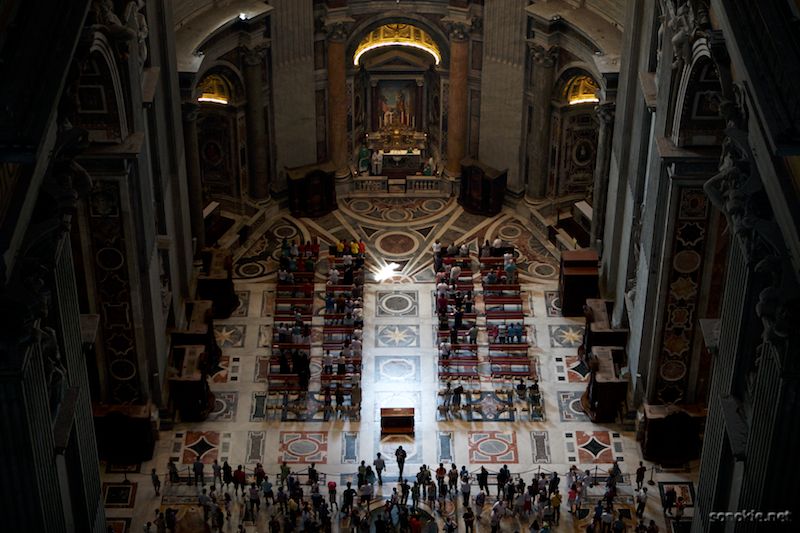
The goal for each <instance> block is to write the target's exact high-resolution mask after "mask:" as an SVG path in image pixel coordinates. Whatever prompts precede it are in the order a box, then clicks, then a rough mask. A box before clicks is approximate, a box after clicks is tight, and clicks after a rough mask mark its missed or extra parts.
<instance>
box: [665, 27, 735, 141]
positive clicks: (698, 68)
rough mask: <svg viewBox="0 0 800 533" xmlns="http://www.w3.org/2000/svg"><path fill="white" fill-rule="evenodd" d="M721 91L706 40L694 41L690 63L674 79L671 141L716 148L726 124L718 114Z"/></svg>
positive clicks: (717, 73)
mask: <svg viewBox="0 0 800 533" xmlns="http://www.w3.org/2000/svg"><path fill="white" fill-rule="evenodd" d="M721 92H722V86H721V84H720V77H719V72H718V71H717V67H716V65H715V64H714V61H713V60H712V58H711V54H710V52H709V49H708V43H707V42H706V40H705V39H699V40H698V41H697V42H695V44H694V46H693V49H692V62H691V63H690V64H688V65H686V66H685V67H684V68H683V70H682V72H681V76H680V78H678V80H677V86H676V90H675V93H674V94H676V95H677V96H676V98H675V100H674V105H673V120H672V135H671V137H672V141H673V142H674V143H675V145H676V146H681V147H691V146H719V145H721V144H722V140H723V138H724V132H723V130H724V129H725V121H724V119H723V118H722V116H721V115H720V113H719V102H720V96H721Z"/></svg>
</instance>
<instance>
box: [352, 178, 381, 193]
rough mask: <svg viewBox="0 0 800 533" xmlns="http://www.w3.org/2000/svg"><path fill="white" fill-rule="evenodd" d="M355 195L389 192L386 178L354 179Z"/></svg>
mask: <svg viewBox="0 0 800 533" xmlns="http://www.w3.org/2000/svg"><path fill="white" fill-rule="evenodd" d="M352 192H353V194H375V193H387V192H389V179H388V178H387V177H386V176H358V177H356V178H354V179H353V191H352Z"/></svg>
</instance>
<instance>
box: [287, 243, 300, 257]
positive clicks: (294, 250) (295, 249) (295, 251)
mask: <svg viewBox="0 0 800 533" xmlns="http://www.w3.org/2000/svg"><path fill="white" fill-rule="evenodd" d="M289 255H291V256H292V257H298V256H299V255H300V247H299V246H298V244H297V241H296V240H293V241H292V244H291V246H290V247H289Z"/></svg>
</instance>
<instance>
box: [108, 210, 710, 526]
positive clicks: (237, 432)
mask: <svg viewBox="0 0 800 533" xmlns="http://www.w3.org/2000/svg"><path fill="white" fill-rule="evenodd" d="M495 236H500V237H501V238H503V239H504V240H506V241H511V242H513V243H514V244H515V246H516V247H517V249H518V251H519V255H520V257H519V258H518V265H519V271H520V281H521V284H522V299H523V310H524V312H525V319H524V324H525V327H526V331H527V335H528V341H529V344H530V348H529V353H530V354H531V355H532V356H533V357H534V358H535V360H536V370H537V373H538V375H539V377H540V386H541V390H542V394H543V399H544V417H543V419H541V420H535V421H531V420H529V418H528V415H527V413H525V412H523V411H522V409H521V408H522V407H523V403H522V402H519V401H516V402H515V403H514V405H513V407H514V409H507V408H506V407H505V406H503V405H502V404H503V401H504V399H503V395H502V390H503V389H506V388H508V386H509V385H508V383H503V382H497V381H493V380H492V379H490V376H489V373H488V371H486V369H485V368H484V369H481V368H479V373H481V381H480V391H481V392H480V394H473V396H472V401H473V402H480V404H481V405H482V406H483V407H486V406H487V405H489V404H492V403H494V404H497V405H501V408H499V409H495V410H491V409H488V410H487V409H483V411H482V413H484V415H483V416H479V417H472V416H470V417H466V416H464V417H458V416H456V417H445V416H443V415H442V413H441V412H440V411H439V410H438V409H437V402H438V401H439V400H438V397H437V391H438V389H439V383H438V379H437V364H436V360H437V350H436V344H435V313H434V303H433V301H432V292H433V281H432V280H433V270H432V268H431V264H432V255H431V243H432V242H433V240H434V239H437V238H438V239H440V240H441V241H442V242H444V243H449V242H451V241H454V240H455V241H458V242H459V243H460V242H464V241H466V242H468V243H469V245H470V247H471V250H472V252H473V256H474V255H475V253H476V251H477V247H478V245H479V244H480V243H481V242H483V240H484V239H493V238H494V237H495ZM284 237H285V238H288V239H293V238H301V239H303V240H308V239H312V238H318V239H319V240H320V242H322V243H326V242H333V241H334V239H339V238H343V239H359V238H360V239H363V240H364V241H365V242H366V243H367V253H368V256H369V259H368V262H367V266H368V268H369V269H370V270H371V271H373V272H376V271H377V270H378V269H379V268H380V267H382V266H383V265H384V264H385V263H386V262H390V261H391V262H395V263H397V264H398V265H399V268H398V270H397V273H396V276H394V277H393V278H391V279H389V280H386V281H384V282H383V283H377V282H374V281H368V283H367V285H366V288H365V297H364V307H365V308H364V317H365V325H364V364H363V369H362V378H361V383H362V387H363V392H364V394H363V404H362V410H361V418H360V420H347V419H331V420H327V421H326V420H325V417H323V416H321V414H315V413H314V412H313V408H311V407H310V408H309V411H310V412H309V413H307V416H298V417H288V418H291V419H286V420H280V418H281V417H280V416H278V417H273V416H272V414H271V412H270V411H268V410H267V409H266V400H265V391H266V378H265V375H266V374H265V372H266V365H267V363H266V361H267V359H266V358H267V357H268V356H269V351H270V341H269V339H271V336H272V328H273V317H272V315H273V313H274V301H275V269H276V266H277V263H276V261H275V258H274V250H275V249H276V245H277V244H278V243H279V242H280V240H281V239H282V238H284ZM323 248H324V246H323ZM235 260H236V263H235V273H236V277H237V279H236V282H235V284H236V291H237V292H238V294H239V297H240V301H241V305H240V307H239V308H238V309H237V310H236V311H235V312H234V314H233V316H231V317H230V318H229V319H226V320H217V321H215V329H216V337H217V341H218V343H219V345H220V346H221V348H222V352H223V358H222V361H221V364H220V368H219V370H218V371H217V372H216V373H215V374H214V375H213V376H212V377H211V388H212V390H213V391H214V393H215V395H216V406H215V409H214V411H213V412H212V414H211V416H210V417H209V418H208V420H206V421H205V422H202V423H191V424H189V423H178V424H177V425H175V426H174V427H172V428H171V429H169V430H168V431H161V432H160V434H159V440H158V442H157V444H156V450H155V454H154V458H153V460H152V461H149V462H146V463H143V464H141V465H129V466H124V465H103V466H102V471H103V481H104V491H103V493H104V500H105V501H104V503H105V505H106V513H107V516H108V517H109V525H110V526H112V528H114V531H115V532H117V533H120V532H128V531H137V532H138V531H142V530H143V529H142V528H143V525H144V523H145V522H146V521H148V520H152V519H153V516H154V510H157V509H164V508H166V507H167V506H171V507H173V508H178V509H180V514H179V516H182V517H183V516H185V517H186V520H187V521H188V520H189V519H190V518H191V515H193V514H195V513H197V506H196V503H197V494H198V490H197V488H196V487H192V486H185V485H181V486H164V487H162V492H161V496H159V497H157V496H155V494H154V491H153V487H152V484H151V482H150V476H149V473H150V471H151V469H152V468H155V469H156V470H157V471H158V472H159V473H160V474H162V475H164V474H165V473H166V464H167V461H168V459H169V458H173V459H174V460H176V462H177V463H178V464H179V467H180V468H182V469H184V470H185V469H187V468H189V467H190V466H191V464H192V463H193V462H194V460H195V458H196V457H200V459H201V461H202V462H203V463H205V464H207V465H209V464H210V463H212V462H213V460H214V459H217V460H219V461H220V463H222V461H223V460H227V461H228V462H229V463H230V464H231V465H232V466H233V467H234V468H235V467H236V465H238V464H242V465H246V467H247V468H248V469H252V468H253V467H254V466H255V463H256V462H261V463H263V464H264V466H265V468H266V470H267V471H268V473H270V474H274V473H275V472H277V470H278V465H279V462H281V461H286V462H287V463H289V465H290V466H291V467H292V468H293V469H295V470H298V471H303V470H305V469H306V468H307V467H308V465H309V464H310V463H315V464H316V465H317V469H318V470H319V471H320V472H321V473H322V474H323V475H324V476H326V477H327V478H328V479H330V478H332V479H334V480H336V481H337V483H338V484H339V485H340V487H341V486H343V485H344V482H346V481H347V480H350V479H352V478H354V475H355V471H356V465H357V464H358V463H359V462H360V461H361V460H362V459H364V460H367V463H368V464H370V463H371V462H372V459H373V458H374V456H375V453H377V452H382V453H383V455H384V457H385V458H386V459H387V463H388V469H387V472H386V475H384V479H385V480H386V481H389V482H388V483H387V484H385V485H384V486H383V487H382V491H381V490H380V489H379V492H378V494H379V495H381V496H386V495H388V494H391V489H392V486H393V485H394V484H393V483H391V481H392V480H396V476H397V469H396V464H394V462H393V459H394V450H395V449H396V448H397V446H398V445H399V444H402V445H403V446H404V448H405V449H407V450H408V458H407V460H406V472H416V471H417V470H418V467H419V465H421V464H423V463H425V464H428V465H432V464H433V465H436V464H438V463H439V462H444V463H445V464H446V465H449V463H455V464H457V465H458V467H459V468H460V467H461V466H462V465H466V467H467V469H468V470H469V471H471V472H475V471H477V470H479V469H480V467H481V466H482V465H485V466H486V467H487V469H489V471H490V472H496V471H497V469H499V467H500V466H502V465H503V464H507V465H508V467H509V468H510V470H511V472H512V473H513V475H514V477H515V478H516V476H517V475H521V476H522V477H523V478H524V479H525V480H526V481H528V482H529V481H530V479H531V478H532V477H533V476H534V475H536V474H538V473H540V472H546V473H549V472H552V471H557V472H559V473H560V474H561V477H562V486H561V492H562V494H564V495H565V496H564V500H565V502H566V491H567V487H566V484H565V482H564V481H563V479H564V473H565V472H566V471H567V469H568V468H569V467H570V466H571V465H573V464H574V465H578V466H579V467H580V468H581V469H591V470H592V471H593V472H594V471H595V470H596V471H597V472H599V473H602V472H604V471H607V469H608V468H609V467H610V464H611V463H612V462H613V461H614V460H616V461H618V462H619V465H620V467H621V469H622V471H623V473H624V474H633V472H634V470H635V469H636V467H637V466H638V464H639V461H640V460H641V452H640V448H639V445H638V443H637V442H636V440H635V434H634V430H633V429H634V428H633V426H632V425H631V426H623V425H620V424H603V425H599V424H594V423H591V422H589V421H588V418H587V417H586V415H585V414H583V413H582V412H581V411H580V406H579V401H578V398H579V397H580V394H581V392H582V391H583V390H584V389H585V387H586V383H585V382H586V379H587V371H588V370H587V369H586V368H585V365H583V364H582V363H580V361H579V360H578V359H577V357H576V347H577V346H578V344H580V342H581V338H582V333H583V325H582V321H581V320H578V319H572V318H563V317H561V314H560V312H559V305H558V294H557V292H556V288H557V276H558V269H557V261H556V259H555V257H554V256H553V254H552V253H551V251H550V248H549V245H548V244H547V243H545V242H544V241H543V240H542V239H540V238H539V237H537V236H536V235H535V232H534V230H533V229H532V228H530V227H529V226H528V225H527V224H526V223H525V221H524V220H522V219H520V218H519V217H517V216H516V215H515V214H514V213H512V212H510V211H508V212H503V213H501V214H500V215H498V216H496V217H493V218H483V217H478V216H474V215H470V214H468V213H465V212H464V211H463V210H462V209H461V208H460V207H459V206H458V205H457V204H456V203H455V202H454V201H453V200H446V199H439V198H430V199H420V200H413V199H394V198H392V199H372V198H370V199H366V198H358V199H352V200H348V201H340V209H339V210H337V211H336V212H334V213H332V214H330V215H327V216H325V217H322V218H320V219H314V220H310V219H294V218H292V217H290V216H289V215H283V216H281V217H279V218H278V219H276V220H271V221H269V222H268V223H267V224H265V225H264V226H263V227H261V228H259V229H258V230H257V231H256V232H254V236H253V237H251V241H250V242H249V243H248V245H247V246H246V247H244V249H243V250H241V251H240V252H238V253H237V254H236V256H235ZM326 271H327V262H326V261H324V260H321V261H320V263H319V264H318V268H317V279H316V281H317V284H316V287H315V289H316V292H317V297H316V298H315V309H314V310H315V312H314V317H313V319H312V324H313V326H314V331H315V332H321V330H322V323H323V317H322V316H321V310H322V307H323V300H322V294H323V291H324V280H325V274H326ZM369 279H370V276H368V280H369ZM475 285H476V289H480V280H479V279H478V278H477V277H476V278H475ZM478 295H480V292H478ZM478 309H479V311H480V310H482V304H481V303H480V298H478ZM478 324H479V327H480V334H479V344H481V343H483V344H485V342H486V332H485V320H482V319H480V318H479V320H478ZM486 350H487V348H485V347H482V348H481V349H480V350H479V357H481V358H482V359H483V358H485V355H486ZM321 355H322V347H321V335H319V334H317V333H315V335H314V336H313V337H312V381H311V389H312V390H314V389H318V388H319V373H320V365H319V360H320V357H321ZM498 391H500V393H499V394H498ZM381 407H414V408H415V423H416V432H415V434H414V435H413V436H406V435H399V436H392V437H386V438H381V435H380V425H379V422H380V421H379V410H380V408H381ZM487 412H488V413H489V414H488V415H487V414H485V413H487ZM283 418H287V417H283ZM645 464H646V466H648V467H650V466H651V465H649V464H648V463H645ZM206 471H207V475H208V476H209V478H210V475H211V473H210V472H211V469H210V467H207V470H206ZM696 475H697V465H694V466H693V467H690V466H689V465H687V467H686V468H685V469H681V470H680V471H662V470H660V469H658V467H656V470H655V472H654V475H653V480H654V485H653V486H650V487H649V488H650V490H649V496H650V497H649V500H648V505H647V509H646V512H645V517H646V518H647V520H648V521H649V519H651V518H652V519H655V520H656V522H657V523H658V525H659V527H660V530H661V531H683V528H681V527H679V526H681V525H682V524H673V523H668V522H667V521H666V520H665V517H664V514H663V512H662V509H661V504H660V497H659V490H662V491H663V487H664V486H665V485H667V484H676V485H677V486H678V490H679V493H683V494H684V495H686V496H687V497H688V498H690V497H691V496H692V495H693V490H694V489H693V485H694V481H696ZM648 476H649V472H648ZM125 477H127V479H128V480H130V481H131V482H132V483H130V484H125V483H122V481H123V479H124V478H125ZM492 478H493V476H492ZM634 488H635V487H632V486H631V485H630V482H629V481H628V482H626V483H622V484H620V486H619V492H620V496H619V498H618V502H619V503H618V505H617V508H619V509H622V510H623V511H622V513H623V515H627V516H631V515H633V507H634V505H633V494H634V491H633V489H634ZM476 490H477V487H475V488H474V490H473V495H474V494H475V492H476ZM340 494H341V490H340ZM600 496H602V487H597V488H593V489H590V491H589V501H590V502H594V501H596V500H597V499H598V498H599V497H600ZM490 501H493V499H492V500H490ZM565 507H566V504H565V505H564V506H562V509H564V510H565ZM587 507H588V506H587ZM448 510H449V511H453V510H455V511H456V515H457V516H458V517H460V516H461V503H460V502H459V501H456V500H454V501H453V502H452V503H451V504H449V505H448ZM686 514H687V516H688V517H690V516H691V507H689V508H688V510H687V513H686ZM268 516H269V511H267V510H265V507H264V506H263V505H262V508H261V513H260V515H259V519H258V521H257V522H256V524H253V525H251V524H249V523H247V524H246V528H245V529H246V530H247V531H266V530H267V529H266V525H265V524H266V521H267V520H268ZM484 516H488V513H486V514H485V515H484ZM238 517H239V513H238V511H237V510H236V509H234V517H233V521H232V522H228V523H227V524H226V526H225V530H226V531H236V527H237V525H238V523H239V521H238ZM589 520H590V519H589V518H587V517H586V516H583V515H581V516H571V515H569V514H567V513H566V512H564V511H562V520H561V523H560V525H559V526H557V527H556V528H555V529H556V530H561V531H580V530H582V529H583V528H585V525H586V523H587V522H588V521H589ZM626 523H627V524H628V525H629V527H631V526H632V525H633V524H634V523H633V521H632V520H626ZM341 525H346V523H342V524H341ZM339 526H340V524H335V525H334V530H335V531H336V530H337V529H338V528H339ZM527 527H528V523H527V522H526V523H522V522H520V521H518V520H517V519H516V518H514V517H509V518H506V519H505V520H504V521H503V523H502V530H503V531H515V530H520V531H522V530H525V531H527ZM489 529H490V528H489V525H488V521H484V522H482V523H479V524H478V526H477V530H478V531H488V530H489ZM153 530H154V531H155V528H154V529H153ZM342 530H346V529H345V528H342Z"/></svg>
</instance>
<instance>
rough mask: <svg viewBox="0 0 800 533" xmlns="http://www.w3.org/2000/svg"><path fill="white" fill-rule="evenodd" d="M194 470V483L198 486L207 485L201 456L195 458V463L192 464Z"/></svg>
mask: <svg viewBox="0 0 800 533" xmlns="http://www.w3.org/2000/svg"><path fill="white" fill-rule="evenodd" d="M192 471H193V472H194V483H195V485H197V486H198V487H200V486H205V484H206V482H205V478H204V477H203V462H202V461H200V457H198V458H197V459H195V460H194V464H193V465H192Z"/></svg>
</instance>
